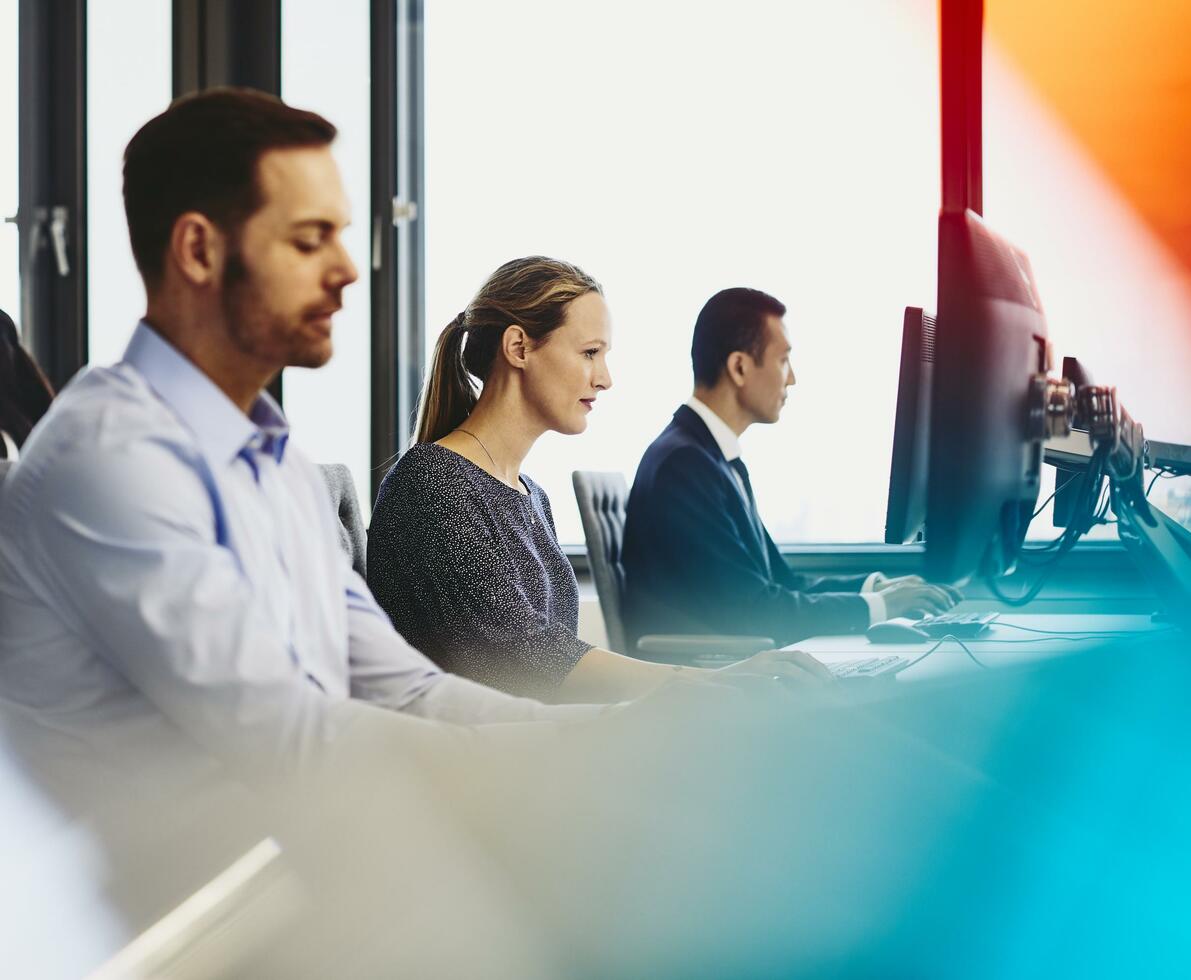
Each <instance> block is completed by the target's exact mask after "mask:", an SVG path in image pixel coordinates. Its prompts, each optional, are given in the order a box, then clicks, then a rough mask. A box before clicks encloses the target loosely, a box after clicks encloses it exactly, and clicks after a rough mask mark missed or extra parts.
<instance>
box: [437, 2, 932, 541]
mask: <svg viewBox="0 0 1191 980" xmlns="http://www.w3.org/2000/svg"><path fill="white" fill-rule="evenodd" d="M936 18H937V12H936V6H935V3H934V2H933V0H905V2H901V3H897V4H890V3H886V2H883V0H865V2H857V3H849V4H814V5H811V4H777V3H773V2H771V0H741V2H740V3H737V4H734V5H733V6H732V8H731V11H730V13H729V12H727V11H726V8H725V7H724V5H723V4H722V3H713V2H710V0H699V2H691V3H687V4H682V5H672V4H632V3H629V2H627V0H612V2H609V3H604V4H600V5H596V6H592V5H589V4H565V5H562V4H557V3H555V2H552V0H510V2H506V3H501V4H469V5H468V7H467V16H466V17H460V16H454V15H452V16H442V15H441V11H440V9H439V8H437V7H434V6H433V5H430V9H429V10H428V12H427V31H426V127H427V173H428V175H429V176H428V184H427V207H426V222H427V225H426V235H427V242H426V248H427V254H426V262H427V300H426V309H427V330H428V332H429V337H428V343H427V349H428V350H430V349H432V348H433V341H434V339H435V337H436V336H437V333H438V331H440V330H441V329H442V328H443V327H444V326H445V325H446V324H447V323H448V322H449V321H450V320H451V319H452V318H453V317H454V316H455V315H456V314H457V313H458V311H459V310H460V309H461V308H462V307H463V306H464V304H465V303H467V301H468V300H469V299H470V298H471V296H472V295H473V293H474V291H475V289H476V288H477V287H478V285H479V284H480V282H482V281H483V279H484V278H485V277H486V276H487V275H488V274H489V273H490V272H491V271H492V270H494V269H495V268H496V267H497V266H498V265H499V264H500V263H502V262H503V261H505V260H507V259H509V258H512V257H514V256H516V255H524V254H530V253H545V254H548V255H555V256H558V257H560V258H565V259H568V260H570V261H573V262H576V263H578V264H579V265H580V266H582V267H583V268H584V269H585V270H586V271H587V272H589V273H591V274H592V275H594V276H595V277H596V278H597V279H599V280H600V281H601V282H602V283H603V285H604V287H605V291H606V295H607V298H608V301H609V304H610V307H611V310H612V316H613V331H614V343H613V352H612V356H611V359H610V365H611V370H612V375H613V379H614V383H615V386H614V388H613V389H612V390H611V391H610V392H608V393H607V394H606V395H605V396H603V397H601V398H600V400H599V403H598V406H597V408H596V411H595V412H594V413H593V415H592V417H591V423H590V427H589V429H588V431H587V432H586V433H585V434H584V435H582V436H579V437H562V436H557V435H554V434H548V435H547V436H546V437H545V438H543V439H542V440H541V441H540V443H539V444H538V445H537V447H535V449H534V451H533V453H532V454H531V456H530V458H529V459H528V460H527V461H526V464H525V469H526V472H528V473H529V474H530V475H531V476H533V477H534V478H535V479H537V480H538V481H539V482H540V483H542V484H543V486H544V487H545V488H546V490H547V492H548V493H549V495H550V497H551V500H552V502H553V505H554V514H555V518H556V522H557V524H558V531H559V536H560V538H561V540H562V541H563V542H564V543H580V542H582V540H583V534H582V530H581V527H580V523H579V518H578V513H577V509H576V507H575V504H574V497H573V494H572V491H571V483H570V473H571V471H572V470H574V469H595V470H619V471H621V472H623V473H625V475H626V476H627V477H628V478H630V479H631V478H632V475H633V471H634V470H635V468H636V465H637V462H638V460H639V458H640V456H641V453H642V452H643V451H644V449H645V447H646V446H647V445H648V443H649V442H650V441H651V440H652V438H653V437H654V436H655V435H656V434H657V433H658V432H659V431H660V430H661V429H662V428H663V427H664V426H665V424H666V423H667V421H668V420H669V417H670V415H671V413H672V412H673V410H674V409H675V408H676V407H677V406H678V405H679V404H680V403H681V402H682V401H683V400H684V399H685V398H686V397H687V396H688V395H689V393H690V388H691V374H690V356H689V351H690V336H691V330H692V328H693V325H694V320H695V316H696V314H697V313H698V311H699V309H700V307H701V306H702V304H703V303H704V301H705V300H706V299H707V298H708V297H709V296H710V295H711V294H712V293H714V292H716V291H717V290H719V289H721V288H724V287H726V286H732V285H749V286H755V287H757V288H760V289H764V290H766V291H767V292H770V293H773V294H774V295H776V296H777V297H778V298H780V299H781V300H783V302H785V303H786V305H787V306H788V307H789V309H790V312H789V314H788V316H787V324H788V326H789V327H790V331H791V334H792V337H793V342H794V354H793V361H794V368H795V371H796V373H797V375H798V379H799V380H798V385H797V386H796V387H795V388H794V389H793V390H792V392H791V397H790V401H789V402H788V404H787V407H786V411H785V414H784V416H783V418H782V421H781V422H780V423H778V424H777V425H774V426H755V427H754V428H753V429H751V430H750V431H749V432H748V433H747V434H746V436H745V453H746V457H747V459H748V462H749V467H750V470H751V472H752V479H753V484H754V487H755V488H756V493H757V496H758V499H759V504H760V507H761V510H762V513H763V514H764V515H765V518H766V520H767V522H768V524H769V526H770V528H771V529H772V530H773V532H774V534H775V536H776V537H778V539H779V540H781V539H786V540H795V539H796V540H800V541H878V540H881V538H882V536H883V528H884V516H885V498H886V491H887V486H888V474H889V453H890V448H891V445H892V430H893V423H892V417H893V406H894V402H895V397H896V390H897V371H898V352H899V345H900V339H901V323H902V310H903V308H904V307H905V306H907V305H925V306H928V307H930V306H933V304H934V296H935V279H936V270H935V262H936V245H935V238H936V216H937V213H938V207H939V119H938V103H939V93H938V41H937V19H936Z"/></svg>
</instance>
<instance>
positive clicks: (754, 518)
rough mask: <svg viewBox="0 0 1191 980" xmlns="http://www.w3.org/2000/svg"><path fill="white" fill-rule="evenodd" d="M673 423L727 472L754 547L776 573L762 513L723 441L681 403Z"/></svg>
mask: <svg viewBox="0 0 1191 980" xmlns="http://www.w3.org/2000/svg"><path fill="white" fill-rule="evenodd" d="M671 424H673V425H676V426H678V428H680V429H681V430H682V431H683V432H684V433H686V434H687V435H688V436H689V437H690V438H691V439H693V440H694V441H695V442H696V443H698V444H699V445H700V446H702V447H703V448H704V449H705V450H707V451H708V452H709V453H711V455H712V457H713V458H714V459H715V460H716V463H717V465H718V466H719V468H720V472H721V473H722V474H723V477H724V479H725V480H727V481H728V482H729V483H730V484H731V485H732V489H733V491H734V492H735V495H736V499H737V500H738V501H739V502H740V507H741V511H742V516H743V517H744V522H743V523H744V526H745V528H747V530H748V537H747V538H746V541H747V542H749V543H750V545H751V549H752V550H753V552H754V554H755V555H756V557H757V559H758V560H759V562H760V563H761V564H762V565H764V566H765V568H766V569H769V570H770V574H772V569H771V567H770V563H769V547H768V542H767V540H766V538H767V535H766V533H765V527H764V525H763V524H762V523H761V515H760V514H758V513H757V508H756V506H755V505H754V504H753V503H752V501H750V500H749V498H748V491H747V490H742V489H741V486H740V483H739V481H738V480H737V477H736V471H735V470H733V469H732V464H731V463H729V462H728V461H727V460H726V459H725V458H724V453H723V450H721V449H720V444H719V443H718V442H716V441H715V436H713V435H712V434H711V430H710V429H708V428H707V425H706V424H705V423H704V421H703V420H702V419H701V418H699V416H698V415H697V414H696V413H695V412H694V411H693V410H692V409H690V408H689V407H688V406H686V405H680V406H679V407H678V411H676V412H675V413H674V420H673V422H672V423H671Z"/></svg>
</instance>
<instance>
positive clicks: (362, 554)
mask: <svg viewBox="0 0 1191 980" xmlns="http://www.w3.org/2000/svg"><path fill="white" fill-rule="evenodd" d="M318 468H319V469H320V470H322V473H323V479H324V480H326V482H327V489H328V490H329V491H330V492H331V502H332V503H333V504H334V505H335V513H336V514H337V515H338V517H339V544H340V545H341V546H342V547H343V550H344V551H345V552H347V556H348V558H350V559H351V562H352V568H353V569H355V571H356V572H358V573H359V575H360V578H363V579H366V578H367V577H368V532H367V530H366V529H365V527H364V517H363V515H362V514H361V513H360V500H359V498H358V497H357V496H356V484H355V481H354V480H353V479H352V474H351V470H349V469H348V468H347V467H346V466H344V465H343V463H320V464H319V467H318Z"/></svg>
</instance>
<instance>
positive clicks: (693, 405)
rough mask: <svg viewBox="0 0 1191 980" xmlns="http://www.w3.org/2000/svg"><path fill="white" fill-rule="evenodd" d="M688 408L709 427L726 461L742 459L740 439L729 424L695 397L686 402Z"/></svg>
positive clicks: (692, 396)
mask: <svg viewBox="0 0 1191 980" xmlns="http://www.w3.org/2000/svg"><path fill="white" fill-rule="evenodd" d="M686 407H687V408H689V409H690V410H691V411H692V412H694V413H695V414H696V415H698V416H699V418H701V419H702V420H703V424H704V425H706V426H707V429H708V431H709V432H710V433H711V437H712V438H713V439H714V440H715V442H716V445H717V446H719V447H720V452H721V453H723V454H724V459H725V460H727V461H728V462H729V463H730V462H732V460H734V459H740V439H739V438H738V437H737V435H736V433H735V432H733V431H732V430H731V429H730V428H729V427H728V423H727V422H725V421H724V420H723V419H722V418H720V417H719V416H718V415H716V414H715V412H713V411H712V410H711V409H710V408H708V407H707V406H706V405H704V404H703V402H701V401H699V399H698V398H696V397H695V396H694V395H691V397H690V398H688V399H687V400H686Z"/></svg>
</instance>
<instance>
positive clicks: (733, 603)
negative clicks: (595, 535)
mask: <svg viewBox="0 0 1191 980" xmlns="http://www.w3.org/2000/svg"><path fill="white" fill-rule="evenodd" d="M623 562H624V571H625V603H624V605H625V620H626V626H627V629H628V633H629V640H630V642H631V643H633V644H634V645H635V644H636V641H637V639H638V638H639V637H641V636H642V635H644V634H646V633H734V634H747V635H752V636H771V637H773V638H774V639H775V640H776V641H777V642H778V643H779V644H786V643H793V642H794V641H795V640H799V639H802V638H804V637H807V636H816V635H819V634H824V633H854V632H859V631H861V630H863V629H865V628H866V627H867V626H868V619H869V613H868V604H867V603H866V602H865V601H864V600H863V599H862V598H860V596H859V595H858V594H857V593H859V591H860V587H861V586H862V585H863V583H864V578H863V577H854V578H837V577H830V578H817V579H812V578H808V577H806V576H803V575H798V574H796V573H795V572H793V571H792V570H791V569H790V568H789V566H788V565H787V564H786V563H785V561H784V560H783V559H782V556H781V553H780V552H779V551H778V549H777V546H776V545H775V544H774V543H773V539H772V538H771V537H770V536H769V532H768V531H766V530H765V529H764V528H763V527H762V528H760V529H759V530H758V529H757V527H756V525H754V523H753V521H752V520H751V519H750V517H749V508H748V503H747V500H746V498H745V497H744V496H743V495H742V494H741V492H740V487H739V484H738V483H737V482H736V478H735V475H734V470H733V469H732V467H731V466H730V465H729V464H728V461H727V460H725V459H724V454H723V453H722V452H721V451H720V448H719V445H718V443H716V441H715V438H714V437H713V436H712V434H711V432H710V431H709V430H708V428H707V426H706V425H704V423H703V420H702V419H701V418H699V416H698V415H697V414H695V412H693V411H691V409H689V408H688V407H687V406H685V405H683V406H682V407H681V408H679V409H678V411H677V412H675V413H674V419H673V421H671V423H670V424H669V425H668V426H667V427H666V429H665V430H664V431H663V432H662V434H661V435H660V436H658V437H657V439H655V440H654V441H653V443H652V444H651V445H650V447H649V448H648V449H647V450H646V451H645V455H644V456H643V457H642V459H641V464H640V466H638V467H637V476H636V478H635V479H634V481H633V489H632V492H631V493H630V494H629V503H628V516H627V518H626V522H625V530H624V551H623Z"/></svg>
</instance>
